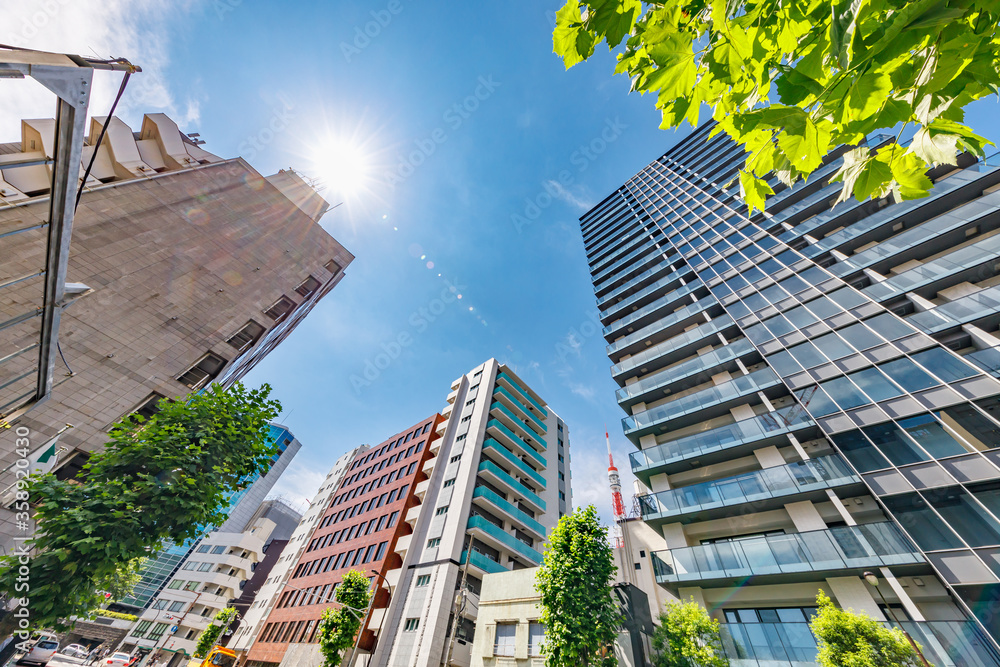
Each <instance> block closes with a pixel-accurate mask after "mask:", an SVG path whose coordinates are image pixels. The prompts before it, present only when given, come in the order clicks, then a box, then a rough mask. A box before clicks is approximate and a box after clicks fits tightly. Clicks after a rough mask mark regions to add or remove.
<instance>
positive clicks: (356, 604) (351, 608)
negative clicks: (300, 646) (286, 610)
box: [317, 570, 372, 667]
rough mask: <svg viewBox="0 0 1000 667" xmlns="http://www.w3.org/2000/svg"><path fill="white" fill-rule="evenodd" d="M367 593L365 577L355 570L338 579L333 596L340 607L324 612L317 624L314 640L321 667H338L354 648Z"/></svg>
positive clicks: (366, 601) (368, 591)
mask: <svg viewBox="0 0 1000 667" xmlns="http://www.w3.org/2000/svg"><path fill="white" fill-rule="evenodd" d="M370 589H371V582H369V581H368V577H366V576H365V575H364V573H362V572H359V571H358V570H351V571H349V572H346V573H344V576H343V577H342V578H341V580H340V586H338V587H337V592H336V594H335V595H334V599H336V601H337V602H339V603H340V605H341V606H340V607H337V608H333V607H331V608H329V609H326V610H325V611H324V612H323V616H322V618H320V620H319V629H318V631H317V637H318V640H319V650H320V652H321V653H322V654H323V660H324V662H323V665H324V667H337V665H339V664H340V662H341V660H343V658H344V653H345V652H346V651H347V650H348V649H350V648H351V647H352V646H354V639H355V636H356V635H357V634H358V630H359V629H360V628H361V621H362V617H363V616H364V614H365V610H366V609H367V608H368V603H369V602H370V601H371V595H372V594H371V590H370Z"/></svg>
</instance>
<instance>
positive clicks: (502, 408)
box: [490, 401, 542, 440]
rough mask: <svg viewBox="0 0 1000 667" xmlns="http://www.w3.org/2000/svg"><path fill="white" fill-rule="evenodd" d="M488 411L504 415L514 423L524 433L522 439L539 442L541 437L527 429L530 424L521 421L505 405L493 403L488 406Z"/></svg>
mask: <svg viewBox="0 0 1000 667" xmlns="http://www.w3.org/2000/svg"><path fill="white" fill-rule="evenodd" d="M490 410H496V411H497V412H500V413H502V414H504V415H506V416H507V418H508V419H510V420H511V421H512V422H514V424H515V425H516V426H517V427H518V428H519V429H521V430H522V431H524V435H523V436H522V437H523V438H532V439H533V440H534V439H538V440H541V438H542V436H540V435H539V434H538V433H536V432H534V431H533V430H532V429H529V428H528V424H529V423H530V422H528V421H526V420H524V419H521V418H520V417H518V416H517V415H515V414H514V412H513V411H512V410H511V409H510V408H508V407H507V406H506V405H504V404H503V403H500V402H498V401H493V403H491V404H490Z"/></svg>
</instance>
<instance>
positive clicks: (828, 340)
mask: <svg viewBox="0 0 1000 667" xmlns="http://www.w3.org/2000/svg"><path fill="white" fill-rule="evenodd" d="M812 342H813V344H814V345H815V346H816V347H818V348H819V350H820V352H822V353H823V354H825V355H826V356H827V358H828V359H830V360H831V361H835V360H837V359H840V358H842V357H846V356H847V355H849V354H852V353H853V352H854V350H852V349H851V348H850V347H848V345H847V343H845V342H844V341H842V340H841V339H840V337H839V336H837V334H835V333H828V334H826V335H824V336H820V337H819V338H814V339H813V341H812Z"/></svg>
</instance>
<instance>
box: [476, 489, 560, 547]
mask: <svg viewBox="0 0 1000 667" xmlns="http://www.w3.org/2000/svg"><path fill="white" fill-rule="evenodd" d="M476 500H479V501H480V502H479V503H476V504H486V505H492V507H490V508H489V509H491V510H499V511H501V512H503V513H504V514H506V515H507V516H509V517H511V518H512V519H513V520H514V521H515V522H517V523H520V524H521V525H523V526H524V527H525V528H526V529H527V530H529V531H531V532H533V533H534V534H535V535H537V536H538V537H539V538H540V539H543V540H544V539H545V536H546V532H545V526H543V525H542V524H540V523H538V521H536V520H535V519H533V518H531V517H530V516H528V515H527V514H526V513H525V512H524V511H522V510H521V509H519V508H518V507H516V506H515V505H513V504H512V503H509V502H507V501H506V500H505V499H504V498H502V497H501V496H500V495H499V494H497V493H494V492H493V491H491V490H490V489H487V488H486V487H485V486H477V487H476V490H475V491H473V493H472V501H473V502H476Z"/></svg>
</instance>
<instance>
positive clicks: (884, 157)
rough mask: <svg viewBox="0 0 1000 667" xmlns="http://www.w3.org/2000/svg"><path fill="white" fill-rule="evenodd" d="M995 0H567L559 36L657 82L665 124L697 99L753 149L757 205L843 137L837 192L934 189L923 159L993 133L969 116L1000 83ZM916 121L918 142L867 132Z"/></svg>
mask: <svg viewBox="0 0 1000 667" xmlns="http://www.w3.org/2000/svg"><path fill="white" fill-rule="evenodd" d="M998 20H1000V4H998V3H997V1H996V0H918V1H917V2H907V1H906V0H859V1H858V2H845V1H843V0H837V1H834V0H806V1H805V2H788V1H787V0H785V1H782V0H680V1H679V2H660V1H653V2H645V3H643V2H640V0H568V2H567V3H566V4H565V5H564V6H563V8H562V9H560V10H559V12H558V13H557V14H556V26H555V31H554V33H553V44H554V50H555V52H556V54H558V55H559V56H561V57H562V59H563V62H564V63H565V65H566V67H567V68H569V67H572V66H573V65H576V64H577V63H579V62H581V61H583V60H586V59H587V58H589V57H590V56H591V55H592V54H593V53H594V49H595V46H596V45H598V44H600V43H602V42H604V43H606V44H607V45H608V48H609V49H611V50H614V49H616V48H617V47H619V46H620V45H621V44H622V42H624V47H623V48H622V49H621V50H620V51H619V52H618V54H617V67H616V68H615V73H616V74H626V75H628V77H629V78H630V79H631V81H632V88H631V89H632V90H633V91H639V93H640V94H651V95H653V96H655V98H656V103H655V104H656V107H657V108H658V109H659V110H660V111H661V114H662V124H661V125H660V127H661V128H663V129H667V128H672V127H677V126H679V125H680V124H681V123H682V122H683V121H685V120H687V121H688V122H689V123H691V124H692V125H695V124H697V123H698V118H699V110H700V107H701V106H702V104H705V105H707V106H708V107H710V108H711V110H712V115H713V117H714V118H715V120H716V121H718V126H717V127H716V129H715V130H714V131H715V132H719V131H724V132H726V133H727V134H728V135H729V136H730V137H732V138H733V140H735V141H736V142H737V143H739V144H741V145H743V147H744V148H745V149H746V151H747V153H748V154H747V156H746V161H745V164H744V166H743V169H742V170H741V171H740V173H739V181H740V186H741V190H742V193H743V196H744V198H745V200H746V202H747V205H748V206H749V208H750V211H751V212H752V211H753V209H761V208H763V206H764V198H765V197H766V196H767V195H768V194H771V193H772V189H771V187H770V185H768V184H767V183H766V182H765V181H764V180H763V177H764V176H765V175H766V174H769V173H772V172H773V173H774V174H775V175H776V176H777V178H778V179H780V181H781V182H783V183H785V184H786V185H789V186H790V185H791V184H793V183H794V182H795V181H796V180H798V179H799V178H802V177H805V176H808V175H809V174H810V173H811V172H813V171H814V170H815V169H816V168H817V167H819V166H820V165H821V164H822V160H823V157H824V156H825V155H826V154H827V152H828V151H829V150H830V149H831V148H833V147H835V146H838V145H850V146H855V145H857V146H858V147H857V148H855V149H853V150H851V151H849V152H848V153H847V154H846V155H845V156H844V162H843V166H842V167H841V168H840V170H839V171H838V172H837V175H836V177H835V178H837V179H839V180H841V181H842V182H843V189H842V193H841V198H842V199H846V198H847V197H849V196H850V195H852V194H853V195H854V196H855V197H857V198H858V199H859V200H863V199H865V198H867V197H881V196H885V195H887V194H889V193H890V192H891V193H893V194H894V195H895V196H896V197H897V198H900V199H912V198H917V197H922V196H925V195H926V194H927V192H928V190H929V189H930V187H931V185H932V184H931V182H930V180H929V179H928V178H927V177H926V175H925V171H926V169H927V167H928V166H934V165H939V164H953V163H954V161H955V158H956V155H957V153H958V152H960V151H971V152H972V153H975V154H977V155H982V154H983V151H984V147H985V145H987V144H988V143H989V142H988V141H986V140H985V139H984V138H983V137H980V136H978V135H977V134H975V133H974V132H973V131H972V130H971V129H970V128H969V127H968V126H966V125H965V123H964V122H963V121H964V116H963V110H964V109H965V107H966V106H968V104H969V103H970V102H973V101H975V100H977V99H980V98H983V97H986V96H989V95H993V94H996V93H997V90H998V85H1000V33H998ZM908 126H909V127H911V128H912V129H913V130H915V132H914V134H913V140H912V142H911V143H910V144H909V146H905V147H904V146H900V145H897V144H896V143H891V144H889V145H887V146H885V147H883V148H880V149H878V150H877V151H873V150H870V149H869V148H867V147H865V146H862V145H860V144H861V143H862V142H863V141H864V139H865V137H866V136H867V135H869V134H871V133H873V132H876V131H878V130H892V129H893V128H899V129H898V133H899V135H902V133H903V131H904V129H905V128H907V127H908Z"/></svg>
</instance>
